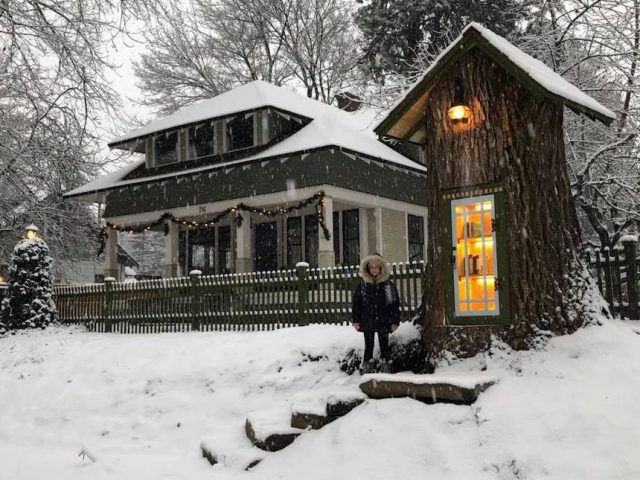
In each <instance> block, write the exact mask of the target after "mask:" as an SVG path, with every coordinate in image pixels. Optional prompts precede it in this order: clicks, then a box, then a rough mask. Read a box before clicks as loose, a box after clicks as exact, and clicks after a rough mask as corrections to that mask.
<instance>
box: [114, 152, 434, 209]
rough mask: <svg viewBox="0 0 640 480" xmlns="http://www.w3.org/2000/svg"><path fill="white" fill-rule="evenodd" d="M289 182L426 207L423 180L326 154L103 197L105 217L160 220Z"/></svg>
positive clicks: (276, 188) (250, 165)
mask: <svg viewBox="0 0 640 480" xmlns="http://www.w3.org/2000/svg"><path fill="white" fill-rule="evenodd" d="M364 170H366V175H363V171H364ZM289 179H294V180H295V182H296V188H303V187H311V186H315V185H334V186H337V187H342V188H345V189H349V190H353V191H357V192H363V193H371V194H374V195H378V196H381V197H386V198H389V199H392V200H399V201H403V202H407V203H412V204H415V205H425V201H426V199H425V193H424V183H425V180H424V179H425V176H424V175H423V174H418V173H415V174H414V173H410V172H407V171H405V170H400V169H397V168H395V167H393V169H392V168H389V166H385V165H383V164H381V163H380V164H379V163H374V162H371V161H364V160H362V159H359V158H352V156H349V155H347V154H345V153H343V152H341V151H340V150H337V149H326V150H321V151H317V152H313V153H310V154H308V155H305V156H295V157H289V158H283V159H274V160H271V161H268V162H265V161H263V162H254V163H248V164H243V165H238V166H236V167H232V168H227V169H222V168H221V169H218V170H212V171H209V172H206V173H202V174H198V175H194V176H189V177H180V178H170V179H166V180H163V181H161V182H157V183H148V184H143V185H137V186H134V187H125V188H122V189H120V190H115V191H112V192H110V193H109V194H108V195H107V205H106V208H105V212H104V216H105V217H117V216H122V215H129V214H135V213H142V212H149V211H152V212H155V211H157V212H158V216H159V215H161V212H162V210H166V209H169V208H175V207H181V206H185V205H198V204H203V203H209V202H216V201H223V200H228V199H233V198H244V197H250V196H253V195H261V194H268V193H274V192H281V191H287V180H289Z"/></svg>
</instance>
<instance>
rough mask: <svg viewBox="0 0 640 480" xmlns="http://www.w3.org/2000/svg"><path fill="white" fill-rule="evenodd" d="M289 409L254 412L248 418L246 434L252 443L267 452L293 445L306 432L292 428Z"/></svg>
mask: <svg viewBox="0 0 640 480" xmlns="http://www.w3.org/2000/svg"><path fill="white" fill-rule="evenodd" d="M290 423H291V409H290V408H288V407H285V408H278V409H272V410H262V411H259V412H253V413H251V414H249V415H248V416H247V420H246V422H245V432H246V434H247V437H248V438H249V440H251V443H253V444H254V445H255V446H256V447H258V448H260V449H262V450H265V451H267V452H277V451H278V450H282V449H283V448H285V447H287V446H289V445H291V443H293V441H294V440H295V439H296V438H297V437H298V435H300V434H301V433H302V432H303V431H304V430H302V429H299V428H295V427H291V425H290Z"/></svg>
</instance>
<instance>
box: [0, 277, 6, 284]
mask: <svg viewBox="0 0 640 480" xmlns="http://www.w3.org/2000/svg"><path fill="white" fill-rule="evenodd" d="M0 283H7V282H6V281H5V279H4V275H0Z"/></svg>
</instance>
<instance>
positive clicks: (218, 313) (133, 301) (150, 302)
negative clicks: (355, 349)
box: [54, 262, 424, 333]
mask: <svg viewBox="0 0 640 480" xmlns="http://www.w3.org/2000/svg"><path fill="white" fill-rule="evenodd" d="M423 272H424V263H423V262H419V263H411V264H410V263H401V264H391V280H392V281H393V282H395V284H396V286H397V288H398V293H399V296H400V314H401V318H402V320H409V319H411V318H412V317H413V315H414V314H415V313H416V311H417V309H418V306H419V304H420V299H421V292H422V274H423ZM358 281H359V277H358V274H357V267H335V268H308V267H306V266H299V267H298V268H297V269H296V270H281V271H274V272H255V273H240V274H230V275H211V276H201V275H199V274H195V273H194V274H192V275H191V276H190V277H181V278H169V279H162V280H145V281H140V282H134V283H128V282H124V283H116V282H113V281H108V282H106V283H104V284H92V285H69V286H56V287H54V295H55V302H56V305H57V307H58V312H59V318H60V320H61V321H62V322H64V323H70V324H73V323H82V324H86V325H87V326H88V327H89V328H90V329H91V330H94V331H98V332H119V333H154V332H176V331H190V330H272V329H276V328H280V327H286V326H292V325H307V324H309V323H332V324H346V323H348V322H350V321H351V302H352V295H353V291H354V289H355V286H356V284H357V283H358Z"/></svg>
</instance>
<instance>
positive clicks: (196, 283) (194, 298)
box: [189, 270, 202, 330]
mask: <svg viewBox="0 0 640 480" xmlns="http://www.w3.org/2000/svg"><path fill="white" fill-rule="evenodd" d="M201 275H202V272H201V271H200V270H191V271H190V272H189V277H190V278H191V330H200V276H201Z"/></svg>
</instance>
